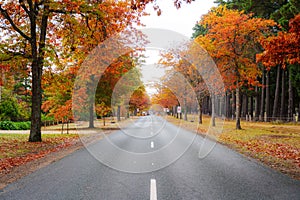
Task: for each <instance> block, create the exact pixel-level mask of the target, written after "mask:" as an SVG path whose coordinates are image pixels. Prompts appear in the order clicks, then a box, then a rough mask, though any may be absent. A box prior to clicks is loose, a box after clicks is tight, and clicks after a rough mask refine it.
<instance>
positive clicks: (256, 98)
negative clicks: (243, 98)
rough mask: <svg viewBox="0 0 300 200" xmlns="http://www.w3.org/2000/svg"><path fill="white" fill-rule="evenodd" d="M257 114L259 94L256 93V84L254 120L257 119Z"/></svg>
mask: <svg viewBox="0 0 300 200" xmlns="http://www.w3.org/2000/svg"><path fill="white" fill-rule="evenodd" d="M258 115H259V94H258V86H255V116H254V121H257V120H258Z"/></svg>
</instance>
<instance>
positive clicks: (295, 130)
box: [167, 116, 300, 180]
mask: <svg viewBox="0 0 300 200" xmlns="http://www.w3.org/2000/svg"><path fill="white" fill-rule="evenodd" d="M188 119H189V121H186V122H184V123H183V121H182V120H179V119H177V118H174V117H171V116H169V117H168V118H167V120H168V121H170V122H172V123H173V124H176V125H180V126H181V127H183V128H185V129H188V130H191V131H196V130H197V133H198V134H201V135H209V136H210V137H211V138H215V139H216V140H217V141H218V142H220V143H222V144H224V145H226V146H228V147H230V148H232V149H234V150H236V151H238V152H240V153H242V154H244V155H246V156H250V157H252V158H254V159H256V160H259V161H260V162H262V163H264V164H266V165H268V166H270V167H271V168H273V169H275V170H278V171H281V172H282V173H285V174H288V175H289V176H291V177H293V178H295V179H298V180H300V126H299V125H293V124H280V125H279V124H278V125H277V124H272V123H263V122H245V121H242V122H241V126H242V130H236V129H235V121H225V122H224V123H222V121H221V120H216V127H210V118H209V117H207V116H204V118H203V124H200V125H198V123H197V120H194V119H197V118H196V116H189V117H188ZM222 127H223V129H222ZM221 129H222V132H221V133H220V132H218V131H219V130H221Z"/></svg>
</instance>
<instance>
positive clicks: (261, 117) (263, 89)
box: [259, 70, 266, 121]
mask: <svg viewBox="0 0 300 200" xmlns="http://www.w3.org/2000/svg"><path fill="white" fill-rule="evenodd" d="M265 75H266V72H265V70H263V75H262V87H261V99H260V112H259V117H260V119H259V120H260V121H263V117H264V111H265V85H266V83H265Z"/></svg>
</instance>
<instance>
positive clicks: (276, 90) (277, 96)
mask: <svg viewBox="0 0 300 200" xmlns="http://www.w3.org/2000/svg"><path fill="white" fill-rule="evenodd" d="M279 87H280V65H278V66H277V74H276V89H275V98H274V104H273V113H272V120H276V119H277V117H278V101H279Z"/></svg>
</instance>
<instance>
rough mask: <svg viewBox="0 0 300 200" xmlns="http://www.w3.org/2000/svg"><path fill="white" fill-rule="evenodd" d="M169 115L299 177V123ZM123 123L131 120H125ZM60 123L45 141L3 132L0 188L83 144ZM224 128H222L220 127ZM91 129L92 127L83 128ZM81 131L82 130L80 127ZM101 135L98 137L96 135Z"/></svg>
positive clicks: (48, 130) (108, 129) (72, 130)
mask: <svg viewBox="0 0 300 200" xmlns="http://www.w3.org/2000/svg"><path fill="white" fill-rule="evenodd" d="M166 119H167V120H168V121H170V122H172V123H173V124H176V125H179V126H181V127H182V128H185V129H189V130H191V131H194V132H197V133H198V134H200V135H202V136H206V135H208V136H209V137H210V138H211V139H213V140H217V141H218V142H219V143H222V144H224V145H226V146H228V147H229V148H232V149H234V150H236V151H238V152H240V153H241V154H243V155H245V156H246V157H250V158H254V159H256V160H258V161H260V162H261V163H263V164H264V165H267V166H269V167H271V168H273V169H275V170H277V171H280V172H282V173H284V174H287V175H289V176H291V177H292V178H294V179H298V180H300V126H299V125H297V124H276V123H262V122H244V121H242V123H241V125H242V128H243V129H242V130H236V129H235V122H234V121H230V120H228V121H225V122H224V123H223V121H222V120H219V119H217V120H216V128H215V127H212V126H210V118H209V117H206V116H204V118H203V124H201V125H199V124H198V123H197V122H196V121H197V120H195V119H197V117H196V116H188V119H189V120H188V121H183V120H179V119H177V118H174V117H171V116H168V117H166ZM122 123H123V125H125V124H126V123H128V120H127V122H126V121H122ZM99 124H100V127H99V128H102V129H103V130H104V131H105V134H109V133H110V132H112V131H113V130H116V129H118V128H119V126H118V125H117V123H111V122H110V121H109V120H107V123H106V125H105V127H104V126H103V125H101V124H102V123H99ZM60 129H61V126H60V125H59V126H50V127H46V128H43V131H44V132H45V134H43V142H40V143H29V142H27V140H28V134H20V133H18V134H16V133H1V134H0V152H1V154H0V183H1V184H0V189H1V188H3V187H4V186H5V185H7V184H9V183H11V182H13V181H15V180H17V179H19V178H21V177H23V176H25V175H27V174H29V173H31V172H33V171H35V170H37V169H39V168H41V167H43V166H45V165H47V164H50V163H51V162H55V161H57V160H59V159H61V158H63V157H64V156H66V155H68V154H70V153H72V152H74V151H76V150H78V149H80V148H82V147H83V145H82V143H81V141H80V137H79V135H78V134H77V131H76V129H75V127H74V125H73V124H71V125H70V131H69V134H66V130H65V131H64V134H61V133H60V132H61V131H60ZM221 129H222V132H221V133H220V132H219V131H220V130H221ZM83 130H84V132H85V131H86V132H88V131H89V129H83ZM80 132H81V131H80ZM97 139H99V138H97Z"/></svg>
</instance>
